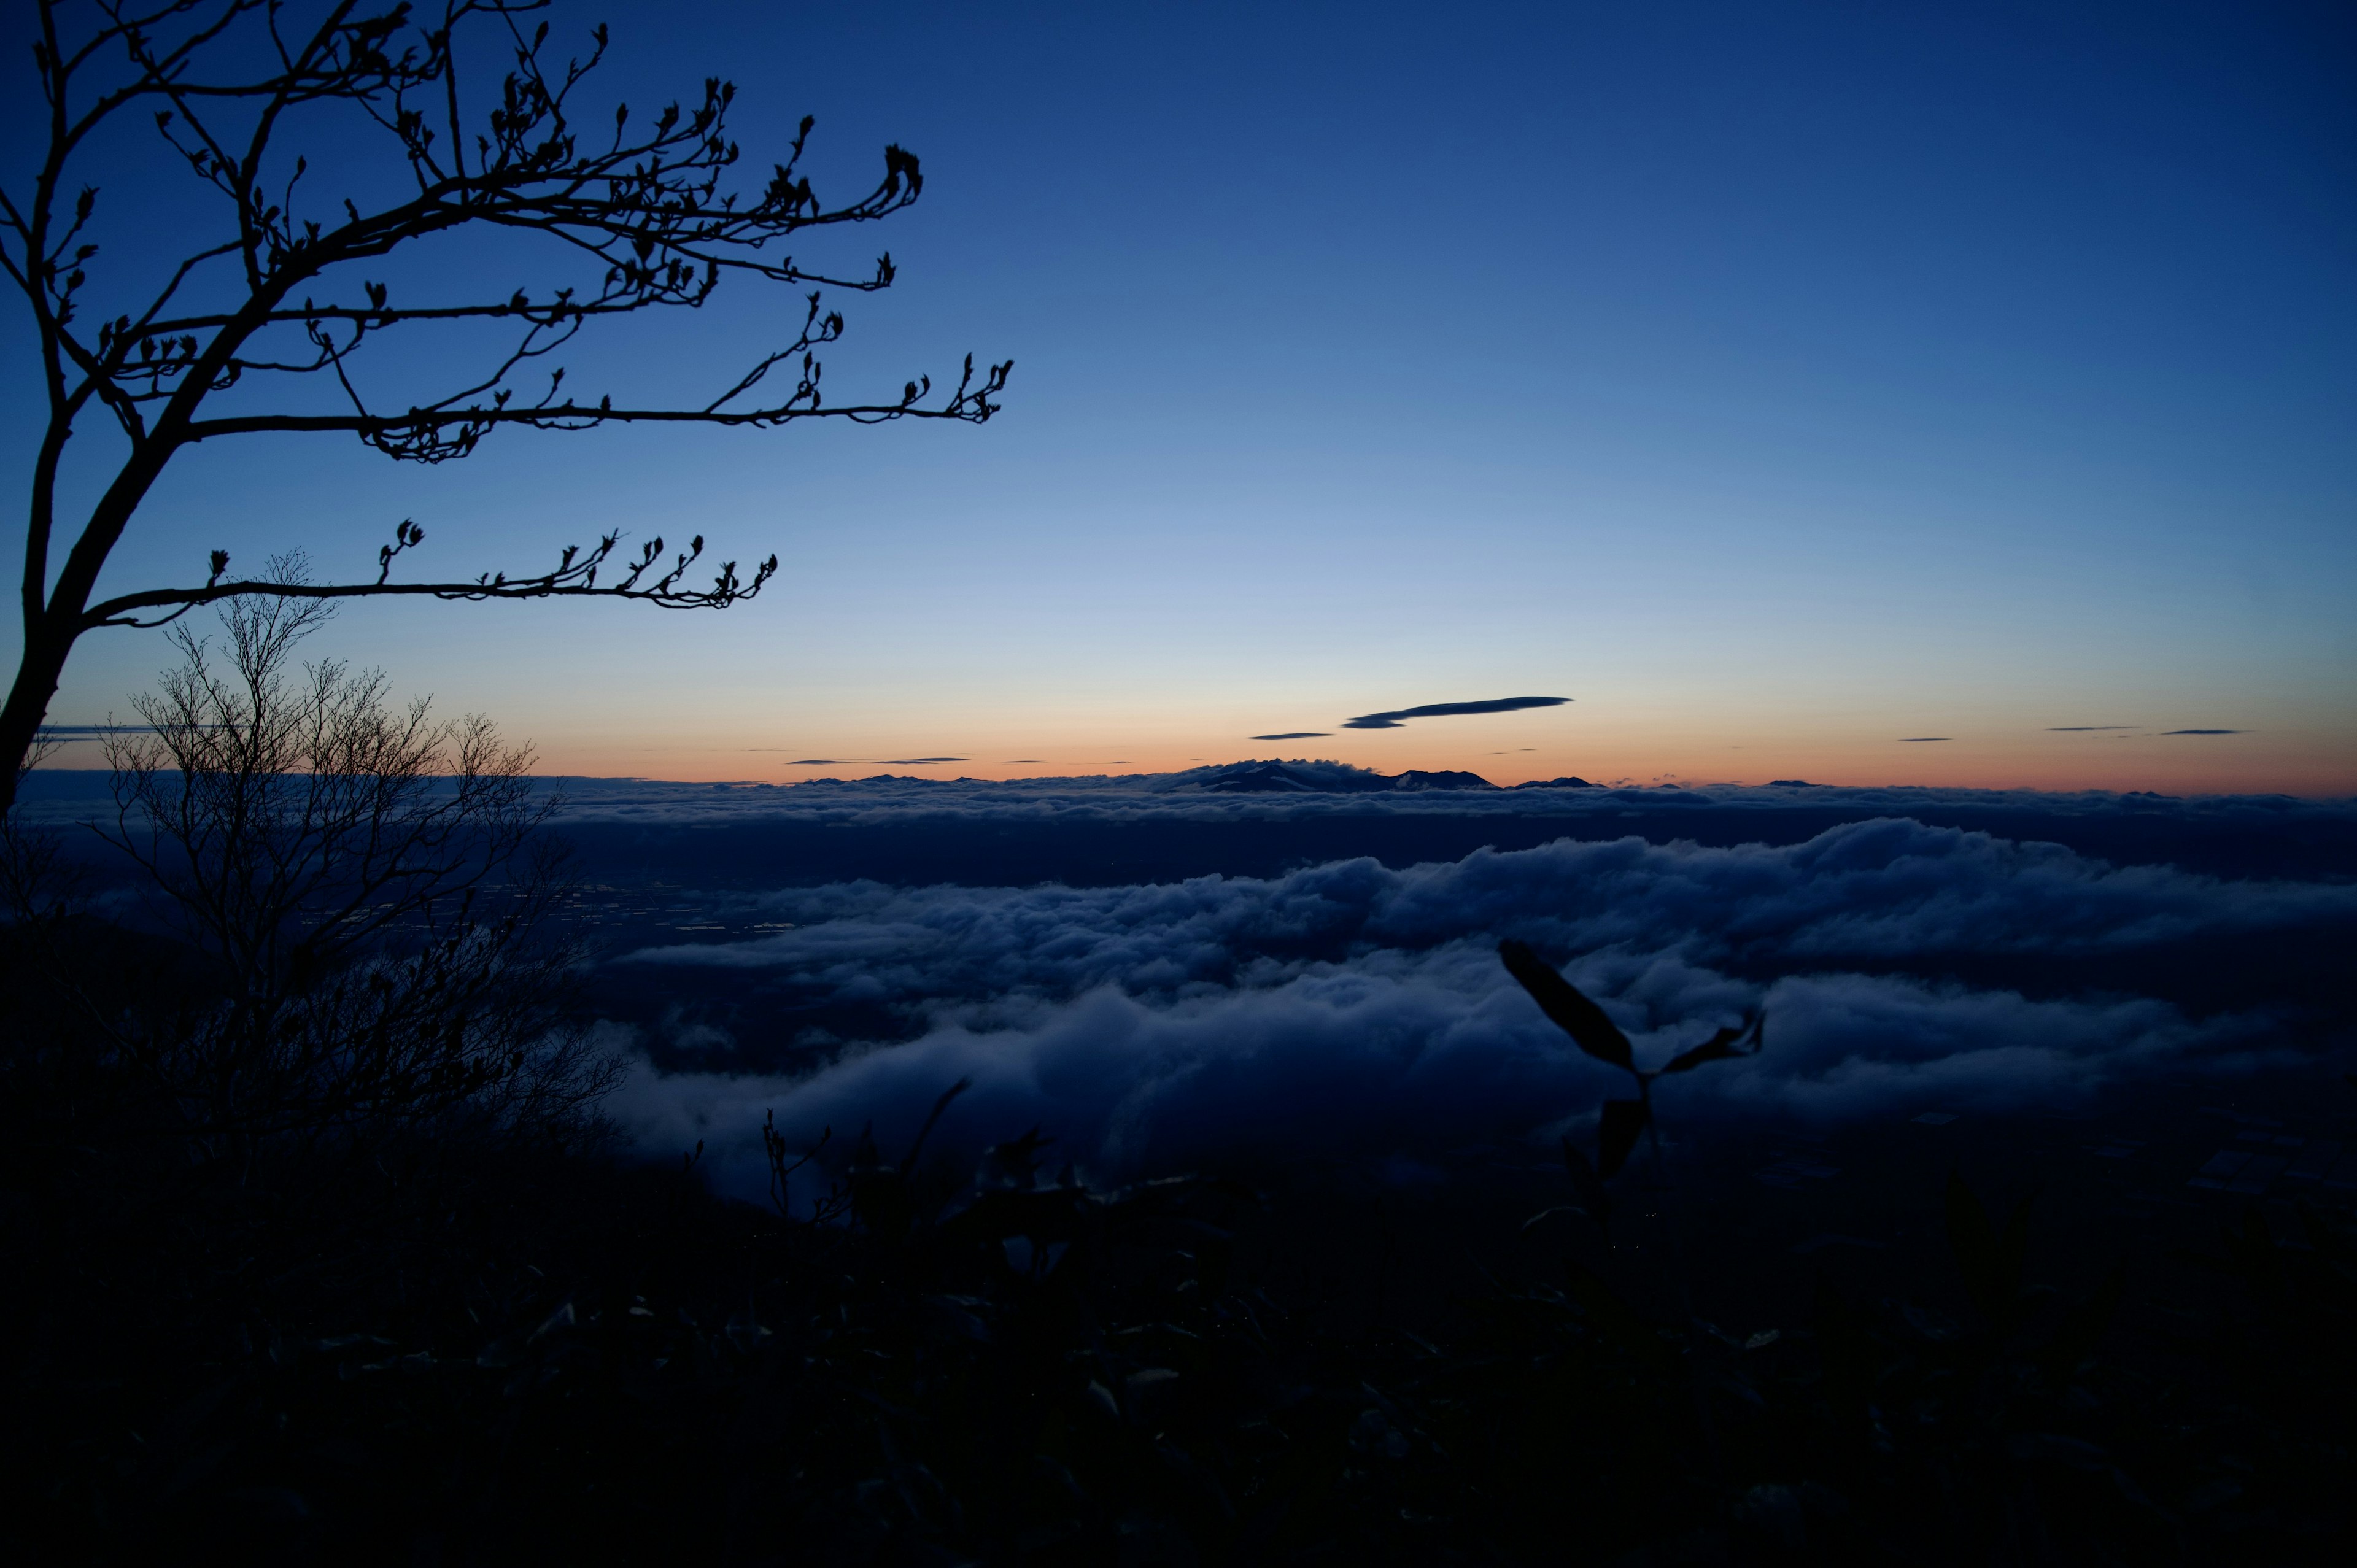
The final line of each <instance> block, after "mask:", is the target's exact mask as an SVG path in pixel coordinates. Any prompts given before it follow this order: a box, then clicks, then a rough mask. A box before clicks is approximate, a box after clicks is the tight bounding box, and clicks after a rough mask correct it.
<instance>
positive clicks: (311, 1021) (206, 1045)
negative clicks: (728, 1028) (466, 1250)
mask: <svg viewBox="0 0 2357 1568" xmlns="http://www.w3.org/2000/svg"><path fill="white" fill-rule="evenodd" d="M273 566H274V570H273V572H272V574H271V580H272V581H274V582H280V583H286V584H299V583H300V581H301V577H302V571H301V563H300V561H299V560H293V561H287V560H282V561H280V562H274V563H273ZM332 610H333V607H332V606H331V605H329V604H328V603H326V602H323V601H320V600H317V599H299V598H287V597H273V596H260V595H254V596H240V597H238V598H235V599H231V600H230V601H229V602H228V603H227V604H226V605H225V606H224V607H222V613H221V623H222V627H223V629H224V631H225V633H226V639H225V647H223V648H222V649H221V650H220V656H219V657H217V656H216V651H215V650H214V649H213V648H212V647H211V646H210V643H209V642H208V641H206V640H205V639H199V638H197V637H195V636H193V635H191V634H190V633H188V632H187V631H186V630H185V629H183V628H177V627H176V628H173V636H174V639H175V640H176V642H177V645H178V648H179V650H180V651H181V654H182V656H183V661H182V663H181V664H180V665H179V667H178V668H177V669H175V670H172V671H167V673H166V674H165V676H164V678H163V681H162V682H161V687H160V690H159V691H158V692H157V693H155V694H153V695H148V696H143V697H140V698H138V699H135V706H136V707H137V709H138V712H139V716H140V717H141V718H142V719H144V720H145V721H146V724H145V727H141V728H135V729H125V730H121V731H118V732H116V733H115V734H114V735H113V736H110V737H109V740H108V743H107V758H108V761H109V762H110V763H111V764H112V765H113V770H114V795H115V801H116V807H117V812H116V822H115V824H114V825H113V827H111V828H108V829H104V830H102V832H103V834H104V836H105V837H106V838H108V839H109V840H110V841H112V842H113V844H114V845H115V847H117V848H118V849H120V850H122V851H124V852H125V853H126V854H129V855H130V857H131V858H132V859H133V860H135V861H136V862H137V863H138V865H139V866H140V867H141V869H142V871H143V872H144V873H145V875H144V876H143V877H142V878H141V885H142V886H145V887H146V888H147V889H149V890H150V892H151V894H152V896H153V902H155V903H156V906H157V907H156V909H155V911H154V914H155V916H156V924H158V925H160V927H161V928H162V929H166V930H168V931H169V932H171V933H172V935H173V936H174V937H175V938H177V939H178V943H177V950H178V951H179V952H181V953H183V954H185V955H186V958H185V965H186V968H187V970H188V975H187V980H186V983H183V984H181V985H178V986H177V987H173V988H171V989H172V990H174V991H176V992H177V993H178V996H179V1001H178V1004H177V1005H175V1006H173V1007H171V1008H169V1009H167V1010H166V1011H165V1012H163V1013H161V1014H157V1013H156V1012H155V1010H154V1009H152V1008H150V1009H130V1008H124V1007H122V1006H121V1005H119V1004H113V1003H110V1001H109V1000H108V998H107V997H106V996H105V995H103V994H101V993H99V992H92V993H89V994H85V995H84V996H82V997H81V999H80V1001H81V1011H82V1012H83V1013H84V1015H86V1017H87V1018H88V1020H89V1023H90V1025H91V1027H92V1028H93V1029H94V1030H95V1031H96V1033H97V1035H98V1036H101V1037H102V1038H103V1039H104V1040H105V1042H106V1044H107V1047H108V1048H109V1053H110V1055H111V1056H112V1057H113V1059H114V1061H115V1063H116V1065H117V1067H118V1068H119V1069H121V1071H122V1072H123V1073H124V1075H126V1077H127V1079H128V1080H129V1081H130V1082H131V1083H133V1084H134V1085H135V1087H136V1088H137V1089H138V1090H140V1092H143V1093H145V1094H146V1095H148V1096H149V1097H151V1099H156V1097H160V1098H159V1099H157V1103H159V1104H160V1105H161V1106H162V1107H163V1108H164V1109H165V1112H166V1114H167V1118H168V1121H169V1123H170V1124H171V1126H172V1128H173V1130H174V1131H175V1133H178V1135H181V1136H185V1137H188V1138H190V1139H193V1140H195V1141H196V1142H197V1143H198V1144H199V1145H202V1146H205V1147H207V1148H209V1149H210V1150H211V1151H212V1152H213V1153H214V1154H215V1155H220V1154H222V1153H224V1152H229V1151H234V1150H236V1149H237V1148H239V1147H241V1146H242V1145H245V1144H250V1143H252V1142H253V1140H256V1139H285V1138H286V1137H289V1136H293V1137H295V1138H296V1139H297V1140H298V1141H299V1140H305V1139H311V1138H317V1137H319V1136H323V1135H324V1136H329V1137H343V1136H347V1135H349V1134H351V1133H355V1132H361V1131H364V1130H375V1131H376V1132H394V1131H398V1130H399V1129H401V1128H403V1127H405V1126H408V1125H411V1124H414V1123H416V1122H419V1121H420V1120H421V1119H432V1118H435V1117H437V1116H440V1115H442V1114H444V1113H445V1112H451V1111H453V1110H457V1109H458V1108H461V1107H465V1108H467V1109H468V1113H469V1114H484V1113H488V1114H490V1115H492V1116H494V1117H495V1118H497V1119H500V1120H510V1119H515V1118H522V1120H524V1121H526V1122H535V1123H536V1122H550V1121H559V1122H561V1121H563V1120H565V1119H566V1118H567V1117H570V1116H572V1115H575V1114H576V1113H578V1112H582V1111H583V1110H584V1109H586V1108H587V1106H589V1105H591V1104H592V1103H594V1101H596V1099H597V1097H598V1096H599V1095H600V1094H602V1093H603V1091H604V1090H605V1088H606V1087H607V1085H608V1082H609V1081H610V1076H611V1068H610V1066H609V1065H608V1064H604V1063H602V1062H600V1061H599V1060H598V1059H597V1058H596V1057H595V1055H594V1053H591V1052H590V1051H588V1050H587V1047H586V1046H585V1044H584V1041H583V1037H582V1036H581V1034H580V1032H579V1030H578V1029H576V1028H574V1027H572V1026H568V1025H567V1024H566V1022H565V1019H564V1017H563V1016H562V1009H561V1005H560V1003H561V999H562V996H563V995H564V993H565V984H566V980H567V976H568V973H569V972H570V970H571V968H572V966H573V964H574V963H575V962H576V959H577V955H576V953H575V952H574V951H573V950H572V949H571V948H570V947H569V946H567V945H566V944H565V942H564V941H562V940H556V941H550V940H544V937H543V935H542V934H541V932H540V928H541V926H542V924H543V922H544V918H545V917H546V916H547V915H548V914H549V913H550V912H551V911H552V909H553V908H554V906H555V905H556V904H558V903H559V902H561V901H562V899H563V898H564V897H565V893H566V891H567V888H568V886H569V884H568V882H567V880H566V879H565V876H564V875H562V871H561V866H562V862H561V859H560V858H559V857H558V854H557V852H556V851H555V850H554V849H553V848H552V847H550V846H549V845H548V844H547V843H546V842H545V841H544V839H542V838H541V837H540V836H539V835H538V833H537V830H538V829H539V827H540V825H541V824H542V822H544V821H545V820H546V818H547V816H548V814H549V812H550V811H552V810H554V804H555V799H554V794H553V792H551V791H548V790H545V789H537V788H535V787H534V785H533V780H532V779H530V778H529V777H528V769H529V768H530V765H531V762H532V753H531V750H530V748H529V747H525V746H509V745H507V744H505V743H504V742H503V741H502V740H501V739H500V735H499V731H498V729H497V728H496V726H494V725H492V724H491V722H490V720H488V719H486V718H483V717H481V716H479V715H469V716H468V717H466V718H463V719H454V720H450V721H447V722H443V723H436V722H434V721H433V720H432V719H431V718H430V717H429V715H428V713H427V708H426V704H425V700H424V699H422V698H421V699H417V700H414V701H413V702H410V703H406V704H394V703H390V702H388V701H387V700H386V696H385V689H384V687H385V683H384V678H383V676H382V674H379V673H377V672H374V671H361V672H355V671H352V670H351V669H350V667H349V666H347V665H345V664H343V663H341V662H339V661H335V660H328V661H325V662H321V663H317V664H313V665H310V666H308V667H307V668H306V669H304V670H302V671H296V668H295V665H294V654H295V647H296V643H297V642H299V641H300V640H301V639H303V638H304V637H306V636H307V635H308V634H309V633H310V632H311V631H312V630H313V629H314V628H316V627H317V625H318V623H319V622H320V621H321V620H322V619H323V618H325V617H327V616H328V615H329V614H331V613H332ZM64 967H65V966H63V965H60V972H62V970H63V968H64ZM103 989H104V987H103V986H102V987H101V988H100V990H101V991H102V990H103Z"/></svg>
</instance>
